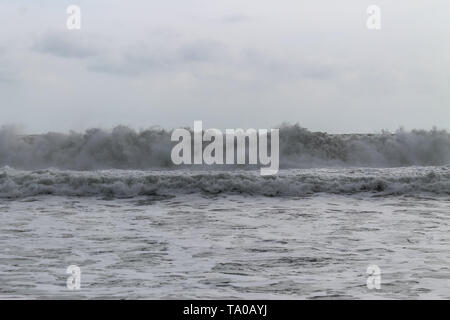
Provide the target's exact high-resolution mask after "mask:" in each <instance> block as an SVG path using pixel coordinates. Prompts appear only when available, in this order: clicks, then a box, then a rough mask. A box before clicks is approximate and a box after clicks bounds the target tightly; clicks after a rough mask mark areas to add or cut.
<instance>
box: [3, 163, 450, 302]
mask: <svg viewBox="0 0 450 320" xmlns="http://www.w3.org/2000/svg"><path fill="white" fill-rule="evenodd" d="M449 195H450V166H409V167H398V168H363V167H359V168H358V167H353V168H338V167H334V168H310V169H282V170H281V171H280V172H279V174H277V175H275V176H264V177H263V176H260V175H259V171H258V170H232V171H231V170H227V171H219V170H209V171H208V170H197V171H192V170H188V169H180V170H117V169H110V170H90V171H73V170H61V169H37V170H18V169H13V168H10V167H3V168H2V169H1V170H0V298H6V299H22V298H31V299H33V298H43V299H50V298H52V299H53V298H55V299H75V298H92V299H98V298H103V299H121V298H136V299H163V298H165V299H181V298H183V299H212V298H216V299H232V298H242V299H347V298H351V299H367V298H375V299H401V298H410V299H431V298H437V299H449V298H450V250H448V245H449V243H450V223H449V221H450V219H449V215H450V197H449ZM70 265H76V266H78V267H79V268H80V270H81V277H80V279H81V283H80V290H75V291H71V290H69V289H68V288H67V287H66V280H67V278H68V277H69V275H68V274H66V269H67V267H68V266H70ZM369 265H376V266H378V267H379V269H380V272H381V274H380V276H381V286H380V288H379V289H369V288H368V286H367V283H366V282H367V278H368V277H369V275H368V274H367V272H366V271H367V267H368V266H369Z"/></svg>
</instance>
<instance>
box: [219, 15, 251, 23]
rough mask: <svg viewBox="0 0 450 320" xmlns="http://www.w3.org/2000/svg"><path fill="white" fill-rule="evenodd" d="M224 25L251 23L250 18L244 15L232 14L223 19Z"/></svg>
mask: <svg viewBox="0 0 450 320" xmlns="http://www.w3.org/2000/svg"><path fill="white" fill-rule="evenodd" d="M221 21H222V22H224V23H241V22H247V21H250V17H249V16H247V15H244V14H230V15H226V16H224V17H223V18H222V19H221Z"/></svg>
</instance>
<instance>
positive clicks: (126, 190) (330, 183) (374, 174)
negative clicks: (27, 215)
mask: <svg viewBox="0 0 450 320" xmlns="http://www.w3.org/2000/svg"><path fill="white" fill-rule="evenodd" d="M189 193H199V194H209V195H215V194H241V195H248V196H274V197H276V196H307V195H313V194H317V193H329V194H361V193H367V194H373V195H417V194H433V195H450V167H448V166H446V167H407V168H387V169H373V168H372V169H370V168H355V169H337V170H335V169H290V170H282V171H280V173H279V174H277V175H274V176H260V175H259V173H258V172H257V171H231V172H217V171H208V172H193V171H185V170H174V171H132V170H105V171H63V170H58V169H46V170H37V171H20V170H15V169H11V168H9V167H4V168H2V169H0V198H13V199H15V198H23V197H29V196H38V195H57V196H78V197H85V196H100V197H106V198H128V197H137V196H176V195H178V194H189Z"/></svg>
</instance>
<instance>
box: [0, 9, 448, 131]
mask: <svg viewBox="0 0 450 320" xmlns="http://www.w3.org/2000/svg"><path fill="white" fill-rule="evenodd" d="M72 4H73V5H78V6H79V7H80V9H81V29H80V30H68V29H67V26H66V21H67V18H68V17H69V15H68V14H67V13H66V9H67V7H68V6H69V5H72ZM372 4H375V5H377V6H379V7H380V9H381V29H380V30H369V29H368V28H367V26H366V21H367V19H368V17H369V16H368V14H367V13H366V9H367V7H368V6H370V5H372ZM449 17H450V1H448V0H428V1H424V0H396V1H392V0H371V1H364V0H344V1H335V0H315V1H302V0H279V1H273V0H272V1H268V0H246V1H242V0H226V1H225V0H221V1H219V0H167V1H153V0H130V1H119V0H71V1H65V0H8V1H6V0H0V125H16V126H19V127H20V128H21V129H22V130H23V131H25V132H27V133H42V132H47V131H58V132H68V131H70V130H75V131H81V130H85V129H88V128H93V127H101V128H112V127H114V126H116V125H127V126H130V127H132V128H136V129H145V128H149V127H152V126H161V127H163V128H167V129H171V128H178V127H183V126H190V127H192V126H193V122H194V120H202V121H203V126H204V128H219V129H225V128H274V127H277V126H279V125H280V124H282V123H283V122H287V123H299V124H300V125H301V126H302V127H305V128H308V129H310V130H312V131H326V132H329V133H350V132H360V133H365V132H379V131H380V130H382V129H386V130H391V131H394V130H396V129H398V128H399V127H404V128H406V129H413V128H423V129H430V128H432V127H433V126H436V127H438V128H441V129H446V130H450V121H449V120H450V41H449V40H450V19H449Z"/></svg>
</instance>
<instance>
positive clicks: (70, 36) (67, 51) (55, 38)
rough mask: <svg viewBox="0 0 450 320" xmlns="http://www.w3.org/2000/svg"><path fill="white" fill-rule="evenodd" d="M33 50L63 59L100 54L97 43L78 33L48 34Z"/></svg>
mask: <svg viewBox="0 0 450 320" xmlns="http://www.w3.org/2000/svg"><path fill="white" fill-rule="evenodd" d="M32 49H33V50H35V51H38V52H41V53H46V54H51V55H54V56H58V57H63V58H86V57H93V56H96V55H98V54H99V53H100V49H99V48H98V42H97V41H94V39H90V38H89V37H88V36H85V35H83V34H80V33H78V32H77V31H72V32H69V31H68V32H64V33H50V34H47V35H45V36H43V37H42V38H40V39H39V40H38V41H37V42H36V43H35V44H34V45H33V47H32Z"/></svg>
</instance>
